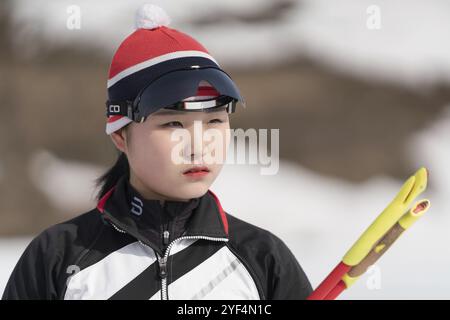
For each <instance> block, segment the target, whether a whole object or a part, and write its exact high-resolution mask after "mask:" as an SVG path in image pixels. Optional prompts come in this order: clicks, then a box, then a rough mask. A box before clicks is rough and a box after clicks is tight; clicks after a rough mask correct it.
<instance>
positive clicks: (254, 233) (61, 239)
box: [2, 180, 312, 299]
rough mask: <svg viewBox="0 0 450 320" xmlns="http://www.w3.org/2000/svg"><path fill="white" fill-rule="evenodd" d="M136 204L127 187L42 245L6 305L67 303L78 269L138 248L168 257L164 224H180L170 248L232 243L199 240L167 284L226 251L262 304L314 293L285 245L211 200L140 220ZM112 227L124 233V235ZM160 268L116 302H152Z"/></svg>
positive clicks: (33, 250)
mask: <svg viewBox="0 0 450 320" xmlns="http://www.w3.org/2000/svg"><path fill="white" fill-rule="evenodd" d="M134 196H139V194H138V193H137V192H136V190H133V189H132V188H129V185H128V184H127V181H126V180H122V181H121V182H120V183H118V184H117V185H116V187H115V190H114V192H113V193H111V196H110V198H109V199H107V200H106V204H105V206H104V207H103V210H100V208H95V209H93V210H90V211H89V212H87V213H84V214H82V215H80V216H78V217H76V218H74V219H71V220H68V221H66V222H63V223H60V224H57V225H55V226H52V227H50V228H48V229H47V230H45V231H44V232H42V233H41V234H39V235H38V236H37V237H35V238H34V239H33V241H32V242H31V243H30V244H29V245H28V247H27V248H26V250H25V252H24V253H23V254H22V256H21V258H20V259H19V261H18V263H17V265H16V266H15V268H14V271H13V272H12V274H11V276H10V279H9V281H8V283H7V286H6V288H5V291H4V293H3V297H2V298H3V299H64V296H65V292H66V290H67V283H68V280H69V277H70V276H71V275H72V274H73V272H74V270H73V269H71V267H73V266H76V267H78V268H79V269H80V270H84V269H86V268H88V267H89V266H92V265H94V264H95V263H97V262H99V261H101V260H102V259H104V258H105V257H106V256H107V255H109V254H111V253H113V252H115V251H117V250H119V249H120V248H122V247H124V246H126V245H128V244H130V243H132V242H136V240H140V241H141V242H143V243H145V244H147V245H149V246H151V247H152V248H153V249H154V250H155V251H157V252H158V251H159V252H161V251H163V250H161V249H164V248H161V237H160V236H161V233H159V234H158V232H160V231H161V230H162V229H157V228H156V227H158V226H160V225H159V223H160V222H162V221H163V219H161V218H162V217H163V216H166V217H172V218H173V219H175V220H173V221H177V222H174V223H173V224H172V225H171V229H170V230H171V235H172V236H171V239H170V241H173V239H175V238H176V237H179V236H181V235H191V236H204V237H211V238H214V239H216V240H217V239H220V240H223V239H228V242H220V241H213V240H208V239H202V240H197V241H196V242H195V243H194V244H192V245H191V246H189V247H188V248H186V249H184V250H182V251H180V252H178V253H176V254H174V255H172V256H170V258H169V261H168V269H167V270H168V283H171V282H173V281H175V280H176V279H178V278H179V277H182V276H183V275H184V274H186V273H187V272H189V270H192V269H194V268H195V267H196V266H197V265H198V264H200V263H201V262H203V261H204V260H205V259H207V258H208V257H209V256H211V255H212V254H214V252H216V251H217V250H218V249H220V248H221V247H223V246H224V245H226V246H227V247H228V248H229V249H230V250H231V251H232V252H233V253H234V254H235V255H236V256H237V257H238V258H239V259H240V261H241V262H242V263H243V265H244V266H245V268H246V269H247V270H248V271H249V273H250V275H251V277H252V279H253V280H254V282H255V284H256V286H257V288H258V292H259V296H260V298H261V299H305V298H306V297H307V296H308V295H309V294H310V293H311V292H312V288H311V284H310V283H309V281H308V278H307V277H306V275H305V273H304V272H303V270H302V268H301V267H300V264H299V262H298V261H297V260H296V258H295V257H294V255H293V254H292V252H291V251H290V250H289V248H288V247H287V246H286V244H285V243H284V242H283V241H282V240H281V239H279V238H278V237H276V236H275V235H274V234H272V233H271V232H269V231H267V230H264V229H261V228H259V227H257V226H254V225H252V224H250V223H247V222H245V221H242V220H240V219H238V218H236V217H234V216H233V215H231V214H229V213H226V212H223V211H221V210H220V208H219V204H218V203H217V202H216V200H215V198H214V196H213V195H212V194H211V193H210V192H207V193H205V194H204V195H203V196H201V197H199V198H198V199H194V200H192V199H191V200H190V201H188V202H183V203H176V202H171V203H169V202H168V203H167V206H166V207H165V208H163V207H161V206H160V204H159V202H152V201H143V203H144V204H143V208H145V209H144V210H143V212H142V214H141V215H139V216H137V215H135V214H133V213H130V202H129V201H130V199H132V197H134ZM102 212H103V213H102ZM111 223H114V225H115V226H116V227H117V228H119V229H122V230H123V231H124V232H118V231H117V230H116V229H115V228H114V227H113V225H112V224H111ZM172 226H173V227H172ZM183 229H184V233H183V232H182V230H183ZM149 230H153V231H154V232H153V233H152V231H149ZM227 230H228V233H227V232H226V231H227ZM172 232H173V233H172ZM161 253H162V252H161ZM221 267H222V266H217V268H221ZM156 268H158V264H157V262H156V263H154V264H153V265H152V266H151V267H149V268H148V269H147V270H145V272H143V273H142V274H141V275H139V276H138V277H137V278H135V279H134V280H131V281H130V282H129V283H128V284H127V285H126V286H124V287H123V288H122V289H121V290H119V291H118V292H117V293H116V294H115V295H114V296H113V297H112V298H114V299H116V298H121V299H141V298H149V297H150V296H151V295H152V294H154V293H155V292H157V290H159V289H160V286H161V281H160V279H159V278H157V269H156ZM123 272H126V270H123ZM112 276H114V275H112ZM193 286H195V284H193Z"/></svg>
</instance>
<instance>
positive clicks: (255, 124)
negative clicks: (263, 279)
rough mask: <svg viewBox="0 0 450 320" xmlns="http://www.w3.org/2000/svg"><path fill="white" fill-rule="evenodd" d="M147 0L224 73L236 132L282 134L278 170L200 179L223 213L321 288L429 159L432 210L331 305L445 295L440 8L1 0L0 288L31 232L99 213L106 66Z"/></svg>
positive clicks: (299, 1) (448, 260) (446, 186)
mask: <svg viewBox="0 0 450 320" xmlns="http://www.w3.org/2000/svg"><path fill="white" fill-rule="evenodd" d="M145 2H151V3H154V4H156V5H160V6H161V7H163V8H164V9H165V11H166V12H167V13H168V14H169V16H170V17H171V18H172V23H171V24H170V27H172V28H176V29H179V30H181V31H183V32H185V33H187V34H189V35H191V36H193V37H194V38H196V39H197V40H198V41H200V42H201V43H202V44H203V45H204V46H205V47H206V48H207V49H208V50H209V51H210V53H211V54H212V55H213V56H214V57H215V58H216V59H217V60H218V62H219V63H220V64H221V66H222V67H223V68H224V69H225V70H226V71H227V72H228V73H229V74H230V75H231V77H232V78H233V79H234V80H235V82H236V83H237V85H238V86H239V88H240V90H241V93H242V94H243V96H244V97H245V99H246V102H247V108H246V109H239V110H238V112H237V113H235V114H233V115H231V125H232V127H234V128H244V129H246V128H257V129H258V128H264V129H271V128H277V129H280V169H279V172H278V174H277V175H273V176H267V175H261V174H260V168H259V166H258V165H226V166H225V167H224V169H223V171H222V173H221V175H220V176H219V178H218V179H217V180H216V181H215V183H214V185H213V186H212V187H211V190H213V191H214V192H215V193H216V194H217V195H218V196H219V198H220V199H221V203H222V205H223V207H224V209H225V210H226V211H227V212H230V213H231V214H233V215H235V216H237V217H240V218H242V219H244V220H246V221H248V222H251V223H253V224H256V225H258V226H260V227H262V228H265V229H268V230H270V231H271V232H273V233H274V234H276V235H277V236H279V237H280V238H281V239H283V240H284V241H285V242H286V244H287V245H288V246H289V248H290V249H291V250H292V252H293V253H294V255H295V256H296V257H297V259H298V261H299V262H300V264H301V265H302V267H303V268H304V270H305V272H306V273H307V275H308V276H309V278H310V281H311V282H312V284H313V287H316V286H317V285H318V284H319V283H320V281H321V280H323V278H324V277H325V276H326V275H327V274H328V273H329V272H330V271H331V270H332V268H333V267H334V266H335V265H336V264H337V263H338V262H339V261H340V259H341V258H342V256H343V254H344V253H345V252H346V250H347V249H348V248H349V247H350V246H351V244H352V243H353V242H354V241H355V240H356V239H357V237H358V236H359V234H360V233H361V232H362V231H363V230H364V229H365V228H366V227H367V226H368V225H369V224H370V223H371V222H372V220H373V219H374V218H375V217H376V216H377V214H378V213H379V212H381V210H382V209H384V207H385V206H386V205H387V204H388V203H389V202H390V201H391V199H392V198H393V197H394V196H395V194H396V193H397V191H398V189H399V188H400V186H401V185H402V183H403V181H404V180H406V179H407V178H408V177H409V176H410V175H411V174H413V173H414V172H415V171H416V170H417V169H418V168H419V167H421V166H426V167H427V168H428V169H429V171H430V183H429V187H428V190H427V192H426V194H425V195H424V196H425V197H427V198H429V199H431V201H432V208H431V209H430V211H429V212H428V213H427V214H426V215H425V216H424V217H423V218H422V220H421V221H420V222H419V223H418V224H417V225H415V226H414V227H413V228H412V230H411V231H409V232H407V233H406V234H405V235H404V236H403V237H402V238H401V239H400V240H399V241H398V242H397V243H396V244H395V245H394V246H393V247H392V248H391V249H390V251H389V252H388V253H387V254H386V255H385V256H383V258H382V259H381V260H380V261H379V262H378V263H377V265H376V267H375V268H373V269H372V270H370V272H368V273H367V274H366V275H364V276H363V277H362V278H361V279H360V281H359V282H357V284H355V286H354V287H353V288H351V289H350V290H348V291H347V292H344V293H343V294H342V296H341V298H342V299H449V298H450V272H449V270H450V246H449V245H450V235H449V228H450V217H449V215H448V212H449V210H450V200H449V190H450V171H449V170H448V163H449V161H450V140H449V137H450V44H449V41H448V39H449V36H450V2H448V1H446V0H432V1H419V0H415V1H412V0H394V1H392V0H391V1H387V0H385V1H377V0H370V1H366V0H342V1H326V0H276V1H275V0H247V1H237V0H228V1H220V2H217V1H206V0H183V1H173V0H165V1H138V0H133V1H119V0H108V1H106V0H96V1H92V0H91V1H88V0H70V1H66V0H59V1H51V0H35V1H25V0H14V1H8V0H2V1H0V102H1V104H0V221H1V223H0V260H1V263H0V292H3V289H4V286H5V284H6V282H7V280H8V278H9V275H10V273H11V271H12V269H13V267H14V265H15V263H16V262H17V260H18V259H19V257H20V255H21V254H22V252H23V250H24V249H25V247H26V245H27V244H28V243H29V242H30V241H31V239H32V238H33V237H35V236H36V235H37V234H39V233H40V232H41V231H42V230H44V229H45V228H47V227H49V226H50V225H53V224H55V223H58V222H62V221H64V220H67V219H69V218H71V217H74V216H76V215H79V214H81V213H84V212H86V211H89V210H91V209H92V208H93V207H95V205H96V203H95V200H94V196H95V192H96V190H95V188H94V179H95V178H97V177H98V176H99V175H101V174H102V173H103V171H104V170H106V169H107V168H108V167H110V166H111V165H112V164H113V162H114V161H115V158H116V152H115V150H114V148H113V144H112V143H111V141H110V138H109V137H108V136H107V135H106V134H105V131H104V130H105V108H104V102H105V100H106V80H107V75H108V68H109V63H110V60H111V58H112V55H113V52H114V50H115V49H116V47H117V46H118V45H119V43H120V42H121V41H122V39H123V38H124V37H126V36H127V35H128V34H130V33H131V32H132V31H133V28H134V13H135V11H136V9H137V8H138V7H139V6H140V5H141V4H142V3H145ZM74 6H75V7H74ZM77 10H79V13H80V20H79V25H78V26H77V25H75V27H74V25H73V24H70V23H69V24H68V21H70V19H71V17H73V14H74V13H75V14H76V13H77ZM237 185H238V186H239V187H238V188H236V186H237ZM261 199H263V200H261ZM431 267H432V268H431Z"/></svg>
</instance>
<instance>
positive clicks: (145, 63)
mask: <svg viewBox="0 0 450 320" xmlns="http://www.w3.org/2000/svg"><path fill="white" fill-rule="evenodd" d="M185 57H203V58H207V59H210V60H212V61H214V62H215V63H216V64H217V65H219V64H218V63H217V61H216V60H215V59H214V58H213V57H212V56H211V55H209V54H207V53H206V52H202V51H197V50H185V51H176V52H171V53H167V54H163V55H161V56H158V57H156V58H151V59H149V60H146V61H143V62H141V63H138V64H135V65H134V66H132V67H129V68H127V69H125V70H123V71H121V72H119V73H118V74H116V75H115V76H114V77H112V78H111V79H109V80H108V82H107V87H108V88H110V87H111V86H113V85H114V84H115V83H117V82H118V81H120V80H122V79H123V78H125V77H127V76H129V75H130V74H132V73H135V72H137V71H140V70H142V69H145V68H147V67H150V66H153V65H155V64H157V63H160V62H164V61H167V60H171V59H176V58H185Z"/></svg>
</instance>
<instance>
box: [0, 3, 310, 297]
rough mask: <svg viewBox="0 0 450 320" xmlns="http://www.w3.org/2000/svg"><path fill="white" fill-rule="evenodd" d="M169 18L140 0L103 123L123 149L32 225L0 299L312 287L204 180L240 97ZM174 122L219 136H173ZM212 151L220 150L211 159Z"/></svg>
mask: <svg viewBox="0 0 450 320" xmlns="http://www.w3.org/2000/svg"><path fill="white" fill-rule="evenodd" d="M168 22H169V19H168V17H167V15H166V14H165V13H164V12H163V11H162V10H161V9H160V8H159V7H156V6H153V5H145V6H143V7H142V8H141V10H140V11H139V13H138V19H137V30H136V31H135V32H133V33H132V34H131V35H129V36H128V37H127V38H126V39H125V40H124V41H123V42H122V44H121V45H120V46H119V48H118V49H117V51H116V53H115V55H114V57H113V59H112V63H111V66H110V72H109V79H108V98H109V99H108V101H107V116H108V118H107V125H106V132H107V134H108V135H110V137H111V139H112V142H113V143H114V145H115V147H116V148H117V149H118V151H119V157H118V159H117V162H116V163H115V165H114V166H113V167H112V168H111V169H110V170H109V171H107V172H106V174H105V175H104V176H102V177H101V178H100V179H99V180H98V182H99V185H100V187H101V188H100V192H99V194H98V205H97V207H96V208H94V209H92V210H91V211H89V212H87V213H84V214H82V215H80V216H78V217H76V218H74V219H72V220H70V221H67V222H64V223H61V224H58V225H55V226H53V227H51V228H49V229H47V230H45V231H44V232H43V233H41V234H40V235H39V236H37V237H36V238H35V239H34V240H33V241H32V242H31V243H30V245H29V246H28V247H27V249H26V250H25V252H24V253H23V255H22V257H21V258H20V260H19V262H18V263H17V265H16V267H15V269H14V271H13V273H12V275H11V278H10V280H9V282H8V284H7V287H6V290H5V292H4V295H3V299H305V298H306V297H307V296H308V295H309V294H310V293H311V292H312V288H311V285H310V283H309V281H308V279H307V277H306V275H305V274H304V272H303V270H302V268H301V267H300V265H299V263H298V262H297V260H296V259H295V257H294V255H293V254H292V252H291V251H290V250H289V248H288V247H287V246H286V245H285V244H284V242H283V241H282V240H280V239H279V238H278V237H276V236H275V235H273V234H272V233H270V232H269V231H267V230H263V229H261V228H258V227H256V226H254V225H252V224H250V223H247V222H244V221H242V220H240V219H238V218H236V217H235V216H233V215H232V214H230V213H228V212H226V211H225V210H224V209H223V208H222V206H221V204H220V201H219V199H218V198H217V196H216V195H215V194H214V193H213V192H212V191H211V190H209V187H210V186H211V184H212V183H213V182H214V180H215V178H216V177H217V175H218V174H219V172H220V170H221V168H222V164H221V163H223V160H224V159H225V155H226V151H227V147H228V143H229V139H230V133H229V129H230V125H229V118H228V116H229V114H230V113H232V112H234V111H235V108H236V104H237V103H238V102H243V100H242V97H241V95H240V93H239V90H238V89H237V87H236V85H235V84H234V83H233V81H232V80H231V78H230V77H229V76H228V75H227V74H226V73H225V72H224V71H223V70H222V69H221V68H220V66H219V65H218V63H217V62H216V61H215V60H214V58H213V57H212V56H211V55H210V54H209V53H208V51H207V50H206V49H205V48H204V47H203V46H202V45H201V44H200V43H198V42H197V41H196V40H194V39H193V38H192V37H190V36H188V35H186V34H184V33H181V32H179V31H177V30H175V29H172V28H169V27H167V24H168ZM199 126H200V129H199ZM199 130H200V131H199ZM176 131H182V132H184V133H185V134H187V136H188V137H194V138H195V136H196V132H198V131H199V132H200V136H203V134H204V133H206V132H208V131H211V132H213V133H215V134H214V136H215V137H216V138H217V137H219V139H215V140H213V142H209V141H210V140H211V139H198V137H197V138H196V139H187V140H185V139H183V140H182V141H183V142H182V143H181V144H180V142H179V141H177V140H175V139H173V137H174V133H175V132H176ZM213 154H214V155H217V154H219V155H220V154H222V161H207V160H208V159H211V156H212V155H213ZM180 160H183V161H180ZM236 183H237V184H238V183H239V182H238V181H237V182H236ZM237 187H238V186H237Z"/></svg>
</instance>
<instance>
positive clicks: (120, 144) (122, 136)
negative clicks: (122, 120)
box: [110, 127, 127, 153]
mask: <svg viewBox="0 0 450 320" xmlns="http://www.w3.org/2000/svg"><path fill="white" fill-rule="evenodd" d="M110 137H111V140H112V142H113V143H114V145H115V146H116V148H117V149H119V150H120V151H122V152H123V153H127V130H126V127H124V128H120V129H119V130H117V131H115V132H113V133H111V134H110Z"/></svg>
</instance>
